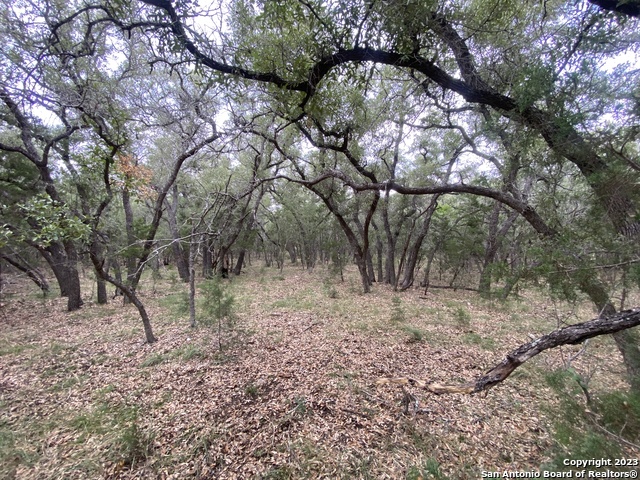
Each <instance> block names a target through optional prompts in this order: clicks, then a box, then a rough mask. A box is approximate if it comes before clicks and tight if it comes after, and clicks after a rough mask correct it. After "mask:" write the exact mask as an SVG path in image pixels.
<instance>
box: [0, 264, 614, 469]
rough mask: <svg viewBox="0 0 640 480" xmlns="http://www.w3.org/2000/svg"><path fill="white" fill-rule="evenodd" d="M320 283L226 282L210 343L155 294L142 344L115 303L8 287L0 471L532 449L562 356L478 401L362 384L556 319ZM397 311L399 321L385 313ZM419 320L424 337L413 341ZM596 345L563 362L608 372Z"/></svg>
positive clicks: (479, 360) (257, 463) (396, 460)
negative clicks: (328, 290) (226, 309)
mask: <svg viewBox="0 0 640 480" xmlns="http://www.w3.org/2000/svg"><path fill="white" fill-rule="evenodd" d="M325 277H326V275H325V274H324V272H323V271H322V270H318V271H317V272H315V273H312V274H310V273H308V272H305V271H302V270H300V269H296V268H294V267H291V268H289V269H287V270H285V272H284V274H283V275H282V274H280V273H278V272H273V271H270V270H266V273H265V271H264V270H259V269H258V268H255V269H253V270H252V272H251V274H250V275H243V277H242V278H241V279H240V280H235V281H234V285H233V287H232V288H233V289H234V293H235V295H236V297H237V299H238V303H239V305H240V311H239V315H238V320H237V325H236V327H235V329H234V330H233V331H227V332H225V333H224V338H223V340H224V342H225V344H226V345H227V349H226V350H225V351H224V352H222V353H220V352H218V351H217V337H216V336H215V334H216V333H215V332H214V331H211V330H208V329H206V328H198V329H196V330H191V329H189V328H188V322H187V320H186V319H183V318H179V317H176V316H175V315H173V314H172V313H171V309H170V308H162V307H160V306H159V305H160V304H161V303H162V302H161V301H159V300H160V299H161V295H158V297H154V296H152V295H148V296H147V297H146V298H145V301H146V303H147V305H148V306H149V310H150V313H151V316H152V322H153V325H154V328H155V330H156V333H157V336H158V337H159V342H158V343H156V344H154V345H145V344H143V343H142V331H141V326H140V325H139V321H138V319H137V316H136V313H135V310H133V309H132V308H131V307H122V306H121V305H120V304H119V303H115V302H114V303H112V304H110V305H108V306H96V305H87V306H85V307H84V308H83V309H82V310H81V311H80V312H74V313H65V312H64V302H63V301H61V300H59V299H55V300H37V299H33V298H30V297H25V298H22V299H20V298H12V299H9V301H6V302H5V303H6V305H5V306H4V307H3V308H2V313H1V317H0V321H1V322H2V333H1V334H0V342H1V343H0V349H1V353H2V355H1V356H0V402H1V407H2V413H1V414H0V415H1V416H0V422H1V423H0V442H4V446H2V447H0V455H5V458H1V459H0V460H2V461H4V462H5V466H3V467H2V469H3V475H4V477H2V478H25V479H49V478H50V479H53V478H122V479H133V478H161V479H182V478H220V479H232V478H241V479H245V478H381V479H384V478H389V479H396V478H406V475H407V472H408V471H409V469H410V468H411V467H412V466H415V467H420V466H423V465H424V464H425V462H426V461H427V460H428V459H433V460H435V461H437V462H438V463H439V464H440V467H441V471H442V472H443V474H444V475H447V476H450V478H460V479H466V478H469V479H471V478H477V477H478V476H479V472H480V471H481V470H504V469H522V470H528V469H531V468H537V467H538V466H539V465H540V464H541V463H542V462H543V461H544V452H545V450H546V449H547V448H548V446H549V442H550V440H549V425H548V422H547V421H546V420H545V418H544V415H543V414H542V413H541V411H540V406H541V405H542V404H543V403H545V402H548V401H549V400H550V399H551V395H550V392H549V390H548V389H547V388H546V387H545V386H544V384H543V383H542V381H541V375H540V374H539V370H541V368H549V367H553V366H555V365H558V364H561V363H562V361H563V358H565V360H566V358H567V357H570V355H571V351H569V350H564V351H558V352H553V353H552V354H549V355H544V356H541V357H543V358H540V359H536V360H534V362H532V365H531V366H526V367H523V368H522V372H521V373H519V374H514V376H513V378H510V379H508V380H507V381H506V382H505V383H504V384H503V385H500V386H498V387H496V388H495V389H493V390H492V391H490V392H489V394H488V395H486V396H468V395H442V396H436V395H432V394H429V393H428V392H425V391H424V390H421V389H420V388H418V387H417V386H411V385H406V386H398V385H381V386H376V385H375V381H376V379H378V378H380V377H396V376H401V375H407V376H410V377H413V378H420V379H422V380H424V381H428V382H441V383H456V382H459V383H462V382H465V381H470V380H473V379H474V378H475V377H477V376H478V375H480V374H481V373H482V372H483V371H485V370H486V369H487V368H489V367H491V366H492V365H493V364H494V363H496V362H497V361H499V360H500V357H501V355H502V353H504V352H507V351H509V350H510V349H512V348H514V347H515V346H517V345H519V344H520V343H524V342H526V341H528V340H529V337H528V335H538V334H540V333H543V332H545V331H548V330H551V329H552V328H554V326H553V325H551V324H550V320H549V318H550V316H549V314H548V311H546V310H545V308H546V306H545V305H543V304H538V303H537V301H535V300H533V299H532V300H530V301H528V302H524V303H520V304H518V305H516V306H512V307H511V308H508V309H507V308H505V307H497V306H496V305H492V304H489V303H486V302H480V301H479V300H478V299H477V297H475V295H474V294H473V293H469V292H464V293H461V292H451V291H435V292H433V293H429V294H427V297H426V298H421V295H422V292H418V291H413V292H406V293H403V294H395V293H393V292H392V291H390V290H389V289H388V288H386V287H383V286H375V287H374V293H373V294H372V295H367V296H364V295H360V294H358V293H357V292H356V289H357V287H355V286H356V285H357V281H355V279H354V278H353V277H351V278H350V279H349V280H348V281H347V282H346V283H344V284H342V283H334V286H335V288H336V292H337V298H329V296H327V295H326V294H325V293H324V290H323V280H324V281H326V278H325ZM334 282H335V281H334ZM164 288H165V293H168V292H169V291H170V290H169V289H170V288H171V287H169V284H168V283H167V285H165V286H164ZM173 288H183V287H182V286H181V285H179V286H177V287H173ZM161 291H162V289H161ZM394 296H397V297H398V298H399V299H400V303H399V302H398V301H397V300H396V301H395V303H394V301H393V297H394ZM399 305H400V306H399ZM523 305H524V306H523ZM460 308H463V309H464V310H466V311H467V312H468V314H469V318H468V319H466V320H465V317H464V316H463V315H462V314H460V313H459V309H460ZM394 309H396V310H395V311H396V313H397V310H398V309H402V315H403V317H404V320H401V321H397V317H395V318H396V321H392V320H390V319H391V318H392V317H393V314H394ZM518 309H519V310H518ZM456 315H457V317H456ZM456 318H457V320H456ZM408 327H411V328H408ZM411 329H413V330H411ZM416 330H419V332H420V334H421V335H423V339H422V341H411V339H413V340H417V337H416V336H415V335H413V336H412V332H415V331H416ZM594 344H595V345H594V348H591V350H590V352H591V353H590V355H591V357H589V358H586V357H585V358H582V357H581V358H580V359H578V360H576V361H575V362H590V363H588V365H586V366H585V368H592V364H593V365H595V364H599V367H598V368H599V369H600V370H599V372H598V373H597V375H595V376H594V382H595V384H597V382H598V381H601V382H603V383H604V382H611V381H616V382H618V381H620V380H619V379H620V375H619V374H620V373H621V371H622V367H621V365H620V362H619V359H618V358H617V356H616V354H615V353H614V352H613V351H612V348H609V346H608V344H607V343H606V342H600V343H598V342H594ZM576 348H579V347H576ZM594 359H595V360H594ZM127 432H128V434H129V437H131V438H129V437H127V435H126V434H127ZM127 439H128V440H127ZM127 442H129V443H127Z"/></svg>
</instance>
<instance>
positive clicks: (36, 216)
mask: <svg viewBox="0 0 640 480" xmlns="http://www.w3.org/2000/svg"><path fill="white" fill-rule="evenodd" d="M20 209H21V210H22V212H23V214H24V216H25V217H26V218H28V219H29V220H31V221H32V222H34V223H35V225H37V229H36V230H35V231H33V233H31V234H29V235H30V236H31V238H30V240H32V241H33V242H36V243H38V244H40V245H41V246H43V247H47V246H49V245H50V244H51V243H53V242H59V241H65V240H86V239H87V238H88V237H89V234H90V233H91V227H90V226H89V225H86V224H85V223H83V222H82V221H81V220H80V219H79V218H77V217H75V216H73V215H72V214H71V213H70V212H69V211H68V209H67V208H66V207H65V206H64V205H61V204H59V203H57V202H54V201H53V200H51V198H49V196H48V195H46V194H40V195H36V196H35V197H33V198H31V199H30V200H28V201H27V202H25V203H24V204H22V205H21V206H20Z"/></svg>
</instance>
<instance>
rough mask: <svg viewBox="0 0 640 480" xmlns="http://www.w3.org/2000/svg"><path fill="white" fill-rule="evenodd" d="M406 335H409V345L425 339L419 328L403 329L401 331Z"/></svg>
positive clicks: (408, 327)
mask: <svg viewBox="0 0 640 480" xmlns="http://www.w3.org/2000/svg"><path fill="white" fill-rule="evenodd" d="M402 330H404V331H405V332H406V333H407V334H409V339H408V341H409V343H417V342H422V341H423V340H424V339H425V332H423V331H422V330H420V329H419V328H416V327H412V326H410V325H407V326H405V327H403V329H402Z"/></svg>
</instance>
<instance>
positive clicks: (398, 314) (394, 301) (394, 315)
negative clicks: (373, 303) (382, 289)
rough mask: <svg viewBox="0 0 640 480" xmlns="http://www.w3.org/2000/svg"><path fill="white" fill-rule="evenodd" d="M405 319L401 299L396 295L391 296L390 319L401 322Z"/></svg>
mask: <svg viewBox="0 0 640 480" xmlns="http://www.w3.org/2000/svg"><path fill="white" fill-rule="evenodd" d="M405 320H406V315H405V313H404V309H403V308H402V300H401V299H400V297H398V296H397V295H394V296H393V297H392V298H391V321H392V322H395V323H401V322H404V321H405Z"/></svg>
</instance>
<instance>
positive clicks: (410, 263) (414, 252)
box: [400, 195, 440, 291]
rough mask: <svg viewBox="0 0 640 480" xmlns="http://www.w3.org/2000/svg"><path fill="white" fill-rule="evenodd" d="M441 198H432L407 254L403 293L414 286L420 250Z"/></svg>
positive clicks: (402, 283)
mask: <svg viewBox="0 0 640 480" xmlns="http://www.w3.org/2000/svg"><path fill="white" fill-rule="evenodd" d="M439 197H440V195H434V196H433V197H432V198H431V203H429V206H428V207H427V209H426V210H425V212H424V219H423V220H422V227H421V228H420V231H419V232H418V235H417V236H416V239H415V240H414V242H413V244H412V245H411V247H410V248H409V251H408V252H407V260H406V263H405V266H404V276H403V278H402V282H401V284H400V290H401V291H404V290H407V289H408V288H410V287H411V285H413V282H414V276H415V269H416V265H417V264H418V258H419V256H420V249H421V248H422V242H424V239H425V238H426V237H427V235H428V234H429V229H430V227H431V218H432V217H433V214H434V213H435V211H436V208H438V198H439ZM431 258H432V257H431ZM431 258H430V259H431ZM430 265H431V261H429V264H428V266H430Z"/></svg>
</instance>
